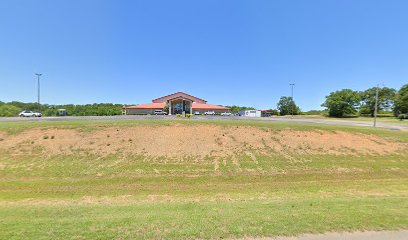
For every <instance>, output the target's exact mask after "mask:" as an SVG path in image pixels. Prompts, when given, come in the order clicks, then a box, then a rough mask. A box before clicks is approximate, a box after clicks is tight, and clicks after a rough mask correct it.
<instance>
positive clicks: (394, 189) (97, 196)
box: [0, 120, 408, 239]
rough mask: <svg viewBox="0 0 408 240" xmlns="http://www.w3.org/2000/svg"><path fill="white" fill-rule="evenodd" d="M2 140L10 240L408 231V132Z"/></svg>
mask: <svg viewBox="0 0 408 240" xmlns="http://www.w3.org/2000/svg"><path fill="white" fill-rule="evenodd" d="M249 126H250V127H249ZM170 129H173V130H174V131H176V132H170V133H168V134H166V132H169V131H170ZM191 131H193V132H194V131H201V132H194V133H193V134H190V132H191ZM204 131H205V132H204ZM149 133H152V134H149ZM158 133H161V134H158ZM45 136H47V137H45ZM67 136H68V137H67ZM200 136H201V137H200ZM336 136H338V137H337V138H336ZM0 139H1V141H0V216H2V217H1V218H0V229H1V231H0V239H13V238H14V239H22V238H24V239H27V238H28V239H30V238H31V239H58V238H59V239H66V238H74V239H87V238H98V239H112V238H119V239H134V238H173V239H180V238H221V237H243V236H273V235H293V234H299V233H305V232H324V231H343V230H346V231H352V230H364V229H372V230H380V229H398V228H408V220H407V219H408V167H407V164H408V160H407V158H406V156H407V154H408V149H407V146H408V145H407V144H408V133H406V132H400V131H390V130H386V129H371V128H356V127H340V126H326V125H309V124H296V123H290V124H289V123H268V122H251V121H208V122H197V121H183V120H182V121H120V122H108V121H104V122H102V121H101V122H80V121H78V122H53V123H0ZM141 141H147V142H148V145H151V148H149V146H148V145H144V144H145V143H143V142H141ZM173 143H174V145H173ZM66 145H67V146H66ZM179 145H182V146H184V147H183V148H180V149H179V148H178V147H179ZM1 146H6V147H1ZM162 146H164V149H163V147H162ZM111 148H113V149H111ZM202 148H204V150H206V151H203V149H202ZM109 149H110V150H109ZM172 149H179V150H178V151H172ZM184 149H187V150H186V152H191V153H192V154H191V155H189V154H186V152H183V151H185V150H184ZM166 151H169V154H170V155H169V156H165V155H161V153H163V152H166ZM178 152H180V153H182V154H181V155H177V154H178ZM171 154H172V155H171Z"/></svg>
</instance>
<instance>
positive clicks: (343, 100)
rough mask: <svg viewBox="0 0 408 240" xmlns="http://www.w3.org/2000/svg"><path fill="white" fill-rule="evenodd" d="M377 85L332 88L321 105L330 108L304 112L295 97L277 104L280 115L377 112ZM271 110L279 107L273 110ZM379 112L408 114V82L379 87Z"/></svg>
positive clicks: (331, 115)
mask: <svg viewBox="0 0 408 240" xmlns="http://www.w3.org/2000/svg"><path fill="white" fill-rule="evenodd" d="M376 94H377V88H376V87H373V88H369V89H367V90H365V91H354V90H351V89H342V90H339V91H335V92H331V93H330V94H329V95H328V96H326V101H325V102H324V103H323V104H322V105H321V106H322V107H325V108H326V109H325V110H323V111H321V110H311V111H309V112H303V113H302V112H301V110H300V108H299V107H298V106H297V105H296V103H295V101H294V100H293V99H292V98H291V97H281V98H280V99H279V102H278V104H277V112H278V113H279V115H282V116H283V115H290V114H293V115H299V114H322V113H327V115H328V116H330V117H345V116H349V115H355V114H360V115H368V116H372V117H373V116H374V112H375V106H376V104H375V103H376ZM269 111H270V112H273V111H276V110H272V109H271V110H269ZM377 112H378V113H391V114H392V115H394V116H398V115H401V114H405V115H406V114H408V84H405V85H404V86H402V87H401V88H400V89H399V90H398V91H397V90H396V89H394V88H387V87H381V88H378V102H377Z"/></svg>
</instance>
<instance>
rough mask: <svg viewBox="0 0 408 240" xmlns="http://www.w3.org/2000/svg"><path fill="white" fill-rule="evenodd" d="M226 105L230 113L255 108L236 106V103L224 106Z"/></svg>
mask: <svg viewBox="0 0 408 240" xmlns="http://www.w3.org/2000/svg"><path fill="white" fill-rule="evenodd" d="M226 107H228V108H230V111H231V112H232V113H237V112H240V111H244V110H255V108H253V107H245V106H236V105H233V106H226Z"/></svg>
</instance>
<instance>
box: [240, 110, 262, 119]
mask: <svg viewBox="0 0 408 240" xmlns="http://www.w3.org/2000/svg"><path fill="white" fill-rule="evenodd" d="M239 115H240V116H244V117H261V110H244V111H241V112H239Z"/></svg>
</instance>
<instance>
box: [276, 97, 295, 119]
mask: <svg viewBox="0 0 408 240" xmlns="http://www.w3.org/2000/svg"><path fill="white" fill-rule="evenodd" d="M278 110H279V114H280V115H281V116H284V115H289V114H292V111H293V115H298V114H299V113H300V108H299V107H298V106H296V103H295V101H293V99H292V97H281V98H280V99H279V102H278Z"/></svg>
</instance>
